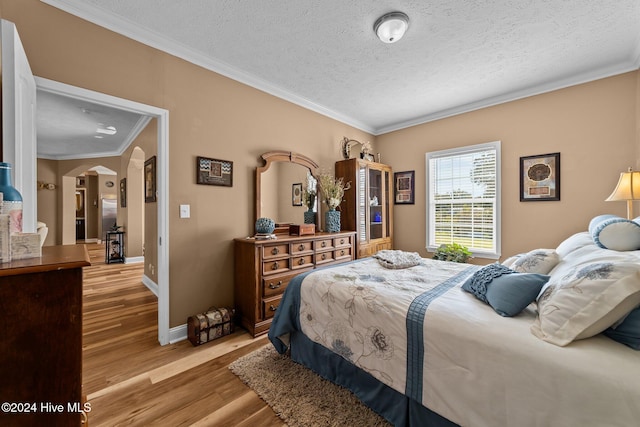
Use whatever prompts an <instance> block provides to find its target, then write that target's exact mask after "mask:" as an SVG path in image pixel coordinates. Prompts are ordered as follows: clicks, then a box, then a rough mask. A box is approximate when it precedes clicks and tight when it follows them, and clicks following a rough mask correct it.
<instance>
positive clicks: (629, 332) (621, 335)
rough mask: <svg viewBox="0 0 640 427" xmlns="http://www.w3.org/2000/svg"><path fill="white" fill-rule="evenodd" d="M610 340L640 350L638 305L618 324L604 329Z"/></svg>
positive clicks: (639, 308)
mask: <svg viewBox="0 0 640 427" xmlns="http://www.w3.org/2000/svg"><path fill="white" fill-rule="evenodd" d="M604 334H605V335H606V336H608V337H609V338H611V339H612V340H615V341H618V342H619V343H622V344H624V345H627V346H629V347H631V348H632V349H634V350H640V307H638V308H636V309H635V310H632V311H631V313H629V314H628V315H627V317H625V318H624V320H623V321H622V323H620V324H619V325H618V326H615V327H613V326H612V327H611V328H609V329H607V330H605V331H604Z"/></svg>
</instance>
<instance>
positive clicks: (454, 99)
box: [42, 0, 640, 134]
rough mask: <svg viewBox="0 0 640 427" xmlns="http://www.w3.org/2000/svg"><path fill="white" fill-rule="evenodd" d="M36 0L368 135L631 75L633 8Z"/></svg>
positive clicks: (562, 0)
mask: <svg viewBox="0 0 640 427" xmlns="http://www.w3.org/2000/svg"><path fill="white" fill-rule="evenodd" d="M42 1H43V2H45V3H48V4H51V5H53V6H56V7H59V8H61V9H63V10H66V11H68V12H70V13H73V14H75V15H77V16H80V17H82V18H84V19H87V20H90V21H92V22H95V23H97V24H99V25H102V26H104V27H106V28H109V29H111V30H113V31H116V32H119V33H121V34H124V35H126V36H128V37H131V38H133V39H136V40H139V41H141V42H143V43H146V44H148V45H151V46H154V47H156V48H159V49H162V50H165V51H167V52H169V53H171V54H173V55H176V56H179V57H182V58H184V59H187V60H189V61H192V62H194V63H196V64H199V65H201V66H204V67H206V68H209V69H211V70H213V71H216V72H219V73H221V74H224V75H226V76H229V77H231V78H234V79H236V80H239V81H241V82H244V83H246V84H249V85H251V86H254V87H256V88H258V89H261V90H264V91H266V92H269V93H272V94H274V95H276V96H279V97H282V98H285V99H288V100H290V101H292V102H294V103H297V104H299V105H302V106H305V107H307V108H310V109H312V110H314V111H318V112H320V113H322V114H325V115H328V116H330V117H333V118H336V119H338V120H341V121H343V122H345V123H347V124H350V125H353V126H355V127H357V128H360V129H362V130H365V131H368V132H372V133H374V134H380V133H384V132H388V131H391V130H394V129H399V128H402V127H406V126H410V125H413V124H417V123H422V122H426V121H430V120H434V119H438V118H441V117H446V116H449V115H453V114H457V113H460V112H464V111H470V110H473V109H476V108H481V107H484V106H487V105H493V104H496V103H499V102H504V101H508V100H512V99H517V98H521V97H524V96H528V95H532V94H536V93H542V92H545V91H549V90H554V89H558V88H561V87H566V86H570V85H573V84H577V83H582V82H585V81H590V80H594V79H597V78H602V77H606V76H610V75H614V74H619V73H622V72H626V71H631V70H635V69H638V68H639V66H640V0H610V1H602V0H519V1H518V0H494V1H490V0H484V1H482V0H465V1H462V0H460V1H450V0H432V1H428V2H426V1H424V0H411V1H409V0H389V1H385V2H382V1H380V0H375V1H374V0H367V1H365V0H358V1H344V0H323V1H314V0H245V1H237V0H218V1H212V0H189V1H186V0H182V1H176V0H136V1H126V0H42ZM394 10H399V11H402V12H404V13H406V14H407V15H408V16H409V19H410V26H409V30H408V32H407V34H406V35H405V36H404V38H402V40H400V41H399V42H397V43H395V44H384V43H382V42H380V41H379V40H378V39H377V38H376V36H375V34H374V33H373V29H372V28H373V23H374V22H375V20H376V19H377V18H378V17H379V16H381V15H382V14H384V13H386V12H391V11H394Z"/></svg>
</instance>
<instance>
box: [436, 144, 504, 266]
mask: <svg viewBox="0 0 640 427" xmlns="http://www.w3.org/2000/svg"><path fill="white" fill-rule="evenodd" d="M488 150H495V153H496V188H495V191H496V198H495V207H494V209H495V220H494V221H495V222H494V224H493V226H494V229H495V236H494V246H495V247H494V250H484V249H478V248H469V250H470V251H471V253H472V256H474V257H478V258H488V259H499V258H500V256H501V250H502V249H501V248H502V245H501V241H502V233H501V228H502V226H501V224H502V220H501V210H502V209H501V206H502V179H501V169H502V166H501V164H502V162H501V141H492V142H487V143H483V144H475V145H468V146H464V147H457V148H450V149H446V150H438V151H430V152H427V153H426V154H425V188H426V198H425V200H426V206H425V207H426V221H425V223H426V224H425V225H426V236H425V237H426V244H425V247H426V249H427V251H428V252H435V251H436V249H437V248H438V246H437V245H435V244H430V241H429V238H430V236H431V234H433V233H434V232H435V224H433V226H432V224H431V223H432V220H435V207H434V209H433V211H432V206H434V204H433V201H432V200H431V198H430V197H431V187H430V185H431V183H430V178H431V170H430V165H429V164H430V161H431V159H439V158H446V157H457V156H462V155H465V154H471V153H478V152H482V151H488ZM434 243H435V242H434Z"/></svg>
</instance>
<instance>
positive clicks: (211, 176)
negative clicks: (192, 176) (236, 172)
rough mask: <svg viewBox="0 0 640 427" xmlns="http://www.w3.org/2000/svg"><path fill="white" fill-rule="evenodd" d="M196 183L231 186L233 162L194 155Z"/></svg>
mask: <svg viewBox="0 0 640 427" xmlns="http://www.w3.org/2000/svg"><path fill="white" fill-rule="evenodd" d="M196 183H197V184H204V185H221V186H223V187H233V162H230V161H228V160H218V159H210V158H208V157H200V156H198V157H196Z"/></svg>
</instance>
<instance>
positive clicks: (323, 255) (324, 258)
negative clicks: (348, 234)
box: [316, 251, 334, 265]
mask: <svg viewBox="0 0 640 427" xmlns="http://www.w3.org/2000/svg"><path fill="white" fill-rule="evenodd" d="M333 257H334V253H333V251H325V252H319V253H317V254H316V265H322V264H326V263H328V262H332V261H333V260H334V258H333Z"/></svg>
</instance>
